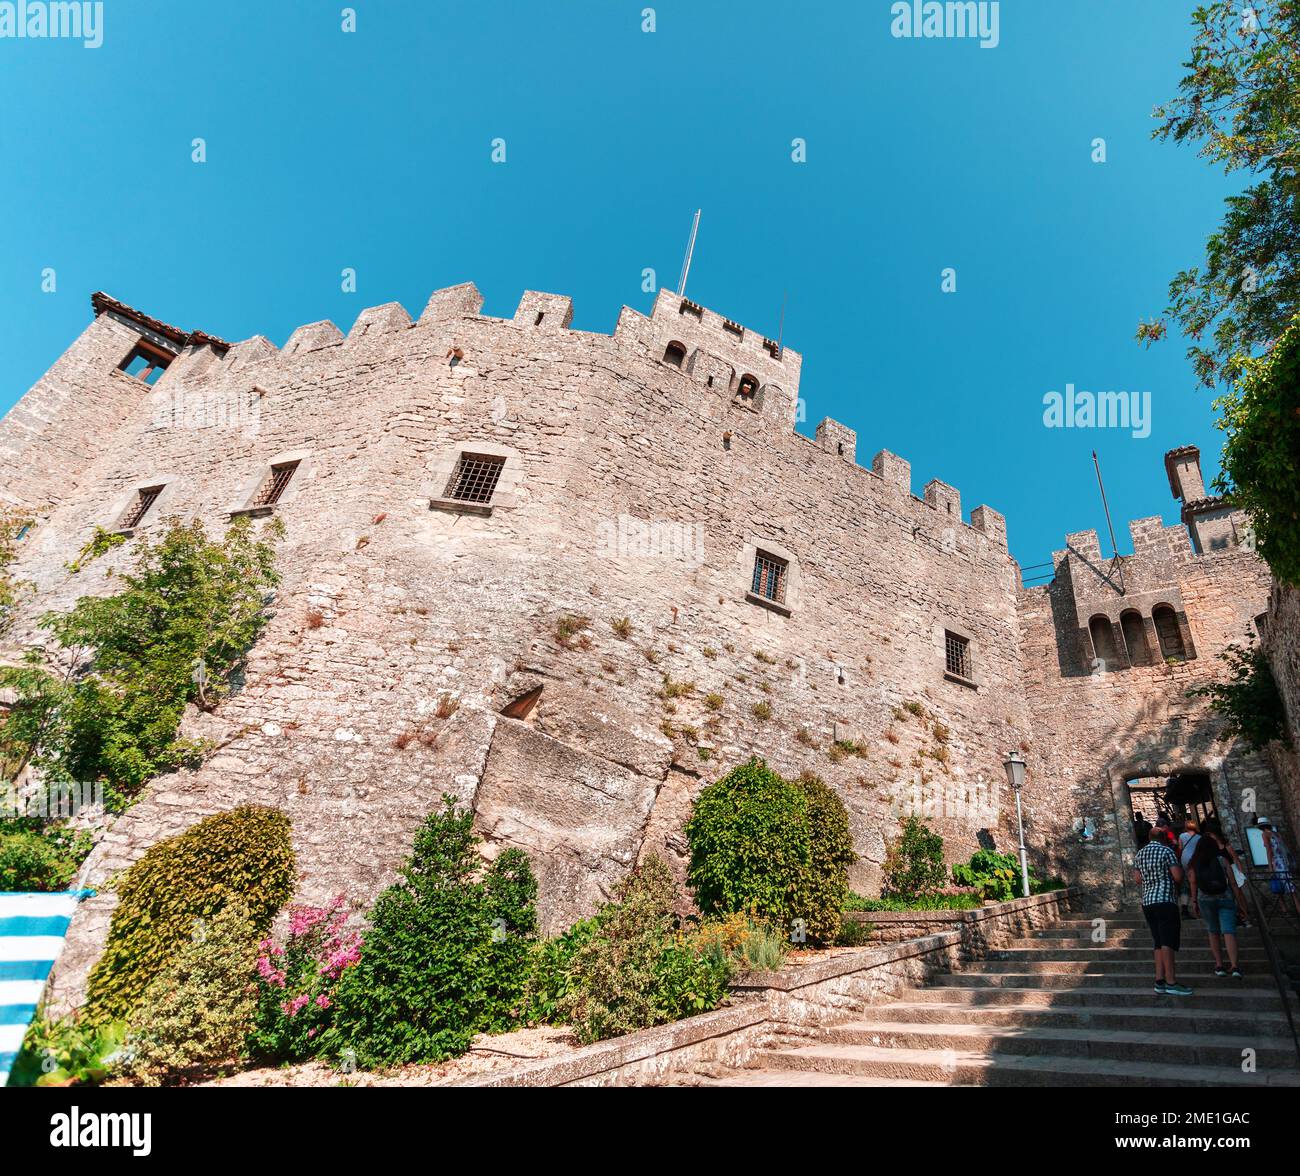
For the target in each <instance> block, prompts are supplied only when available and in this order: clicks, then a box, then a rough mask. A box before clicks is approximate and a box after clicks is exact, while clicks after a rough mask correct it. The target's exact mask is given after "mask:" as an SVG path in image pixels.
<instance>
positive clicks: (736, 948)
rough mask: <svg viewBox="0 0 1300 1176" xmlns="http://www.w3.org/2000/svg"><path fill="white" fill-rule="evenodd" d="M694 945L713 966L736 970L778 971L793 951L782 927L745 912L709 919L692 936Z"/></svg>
mask: <svg viewBox="0 0 1300 1176" xmlns="http://www.w3.org/2000/svg"><path fill="white" fill-rule="evenodd" d="M691 942H692V944H693V945H694V947H695V949H696V951H698V952H699V953H700V954H701V955H702V956H704V957H705V959H707V960H708V961H709V962H710V963H712V964H715V965H717V966H719V967H725V968H727V969H729V970H733V971H749V972H771V971H775V970H776V969H777V968H779V967H780V966H781V962H782V961H783V960H784V959H785V955H786V952H788V951H789V950H790V941H789V939H788V937H787V936H786V935H785V934H784V933H783V932H782V931H781V929H780V928H777V927H773V926H771V925H770V924H768V923H765V922H763V921H762V920H761V919H756V918H754V917H753V916H752V915H749V914H746V913H745V912H743V911H737V912H736V913H734V914H731V915H727V916H726V917H725V918H721V919H709V920H707V921H706V922H705V923H703V924H702V925H701V926H700V927H699V928H698V929H697V930H696V931H695V933H694V934H693V935H692V936H691Z"/></svg>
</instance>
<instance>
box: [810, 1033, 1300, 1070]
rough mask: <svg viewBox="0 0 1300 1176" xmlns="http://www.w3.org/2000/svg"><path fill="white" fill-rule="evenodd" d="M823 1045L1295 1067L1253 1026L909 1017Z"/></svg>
mask: <svg viewBox="0 0 1300 1176" xmlns="http://www.w3.org/2000/svg"><path fill="white" fill-rule="evenodd" d="M822 1044H827V1045H867V1046H880V1047H883V1048H887V1049H928V1050H952V1051H955V1052H958V1053H962V1052H966V1053H980V1054H996V1055H1001V1054H1016V1055H1021V1054H1041V1055H1048V1056H1050V1057H1054V1058H1091V1059H1094V1060H1113V1061H1121V1062H1149V1061H1153V1060H1155V1061H1159V1060H1169V1061H1176V1062H1177V1064H1179V1065H1182V1066H1188V1067H1198V1068H1201V1067H1207V1066H1209V1067H1220V1068H1229V1069H1230V1068H1232V1067H1237V1068H1238V1069H1240V1067H1241V1065H1242V1062H1243V1059H1245V1058H1247V1057H1249V1058H1251V1059H1252V1061H1253V1063H1254V1066H1255V1068H1256V1069H1257V1070H1258V1071H1260V1072H1261V1073H1262V1072H1265V1071H1267V1072H1269V1073H1273V1072H1275V1071H1282V1070H1290V1069H1293V1068H1294V1067H1295V1064H1296V1060H1297V1059H1296V1053H1295V1047H1294V1045H1293V1044H1292V1042H1291V1039H1290V1037H1289V1036H1288V1037H1287V1038H1286V1039H1285V1040H1279V1039H1278V1038H1276V1037H1274V1036H1271V1035H1266V1034H1261V1033H1259V1032H1249V1033H1244V1034H1243V1033H1240V1032H1238V1033H1236V1034H1214V1033H1208V1032H1191V1033H1171V1032H1168V1031H1166V1029H1165V1028H1164V1027H1162V1028H1161V1030H1160V1032H1159V1033H1158V1034H1157V1033H1156V1032H1154V1031H1153V1030H1152V1029H1151V1028H1150V1027H1139V1028H1136V1029H1101V1028H1098V1027H1089V1028H1086V1029H1071V1028H1059V1027H1055V1026H1031V1027H1026V1026H1010V1027H1006V1026H1001V1027H1000V1026H996V1025H962V1024H947V1025H945V1024H932V1023H928V1022H910V1021H875V1022H865V1021H850V1022H847V1023H843V1024H839V1025H835V1026H833V1027H831V1028H829V1029H828V1030H827V1031H826V1033H825V1036H824V1039H823V1042H822Z"/></svg>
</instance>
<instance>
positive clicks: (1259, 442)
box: [1214, 316, 1300, 585]
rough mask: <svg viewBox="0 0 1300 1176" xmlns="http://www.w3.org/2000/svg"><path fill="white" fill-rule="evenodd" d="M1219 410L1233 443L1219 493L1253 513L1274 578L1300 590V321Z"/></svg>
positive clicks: (1244, 374)
mask: <svg viewBox="0 0 1300 1176" xmlns="http://www.w3.org/2000/svg"><path fill="white" fill-rule="evenodd" d="M1215 407H1216V408H1218V409H1219V410H1220V412H1221V413H1222V416H1221V417H1220V419H1219V427H1220V428H1221V429H1222V430H1223V431H1224V432H1225V433H1226V434H1227V440H1225V441H1224V443H1223V465H1222V469H1223V472H1222V473H1221V474H1220V476H1219V478H1218V479H1217V480H1216V482H1215V486H1214V488H1215V489H1216V490H1217V491H1218V492H1219V493H1221V494H1225V495H1227V496H1228V497H1229V498H1231V500H1232V503H1233V505H1234V506H1237V507H1239V508H1240V509H1242V510H1244V511H1246V512H1247V513H1248V514H1249V515H1250V522H1251V528H1252V530H1253V532H1254V542H1255V548H1256V550H1257V551H1258V552H1259V555H1260V557H1261V558H1262V559H1264V560H1266V561H1267V562H1268V565H1269V567H1270V568H1272V570H1273V574H1274V575H1275V576H1276V577H1277V578H1278V579H1279V580H1281V581H1282V582H1283V583H1287V584H1294V585H1300V316H1298V317H1297V318H1296V320H1295V322H1293V323H1292V325H1291V326H1290V327H1288V328H1287V330H1286V331H1285V332H1284V333H1283V335H1282V337H1281V338H1280V339H1279V340H1278V342H1277V344H1276V346H1274V348H1273V350H1272V351H1270V352H1269V354H1268V355H1265V356H1261V357H1259V358H1256V359H1248V360H1246V361H1245V362H1244V363H1243V364H1242V368H1241V372H1240V375H1239V376H1238V378H1237V380H1236V382H1235V383H1234V384H1233V386H1232V387H1231V388H1230V389H1229V390H1228V392H1227V393H1225V394H1224V395H1223V396H1221V397H1220V398H1219V399H1218V400H1217V401H1216V402H1215Z"/></svg>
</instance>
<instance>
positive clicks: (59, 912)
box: [0, 890, 92, 1086]
mask: <svg viewBox="0 0 1300 1176" xmlns="http://www.w3.org/2000/svg"><path fill="white" fill-rule="evenodd" d="M91 893H92V892H91V891H89V890H63V891H59V892H58V893H55V894H30V893H15V892H13V891H0V1086H3V1085H4V1084H5V1083H6V1082H8V1081H9V1070H10V1068H11V1067H12V1066H13V1064H14V1059H15V1058H17V1056H18V1051H19V1050H20V1049H21V1048H22V1044H23V1036H24V1035H25V1034H26V1032H27V1026H28V1025H29V1024H31V1020H32V1018H33V1017H34V1016H35V1015H36V1006H37V1004H39V1003H40V999H41V993H42V992H43V991H44V990H45V981H46V980H47V979H48V978H49V975H50V969H51V968H53V967H54V961H55V960H57V959H58V958H59V952H61V951H62V950H63V938H64V936H65V935H67V933H68V924H69V923H70V922H71V921H72V912H73V911H75V910H76V909H77V903H78V902H79V901H80V900H81V899H83V898H85V897H86V896H87V895H89V894H91Z"/></svg>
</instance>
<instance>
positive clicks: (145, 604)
mask: <svg viewBox="0 0 1300 1176" xmlns="http://www.w3.org/2000/svg"><path fill="white" fill-rule="evenodd" d="M276 533H278V532H276ZM120 541H121V540H120V536H110V535H108V534H107V533H106V532H103V531H100V532H98V533H97V534H96V536H95V538H94V539H92V540H91V542H90V543H89V544H88V545H87V549H86V555H87V558H93V557H95V556H98V555H100V554H102V553H103V552H104V551H107V550H108V549H109V548H110V547H113V546H117V545H118V544H119V543H120ZM78 566H79V565H78ZM74 570H75V569H74ZM118 579H119V581H120V583H121V584H122V588H121V589H120V590H119V591H118V592H116V593H114V594H113V595H111V596H87V597H83V598H82V599H81V600H79V601H78V602H77V604H76V605H75V606H74V607H73V608H72V610H71V611H70V612H68V613H65V614H52V615H50V616H48V617H46V618H45V620H44V621H42V625H43V626H44V627H45V628H46V629H48V630H49V631H50V632H51V633H52V634H53V636H54V639H55V641H56V642H57V643H58V644H59V646H60V647H61V648H62V649H64V650H67V651H76V652H77V653H78V654H79V653H80V651H84V650H89V651H90V658H89V661H88V662H86V663H84V664H82V665H80V666H79V669H80V671H81V672H80V673H78V674H77V675H75V676H73V677H71V678H70V679H66V680H64V679H62V678H55V677H54V676H52V675H50V674H47V673H46V672H45V671H44V669H43V668H42V657H41V654H40V653H39V651H33V654H32V655H30V656H29V659H28V662H27V664H26V665H25V666H21V667H8V668H5V669H2V670H0V687H8V688H10V689H12V690H14V691H15V692H16V694H17V700H16V702H15V704H14V707H13V709H12V710H11V712H10V714H9V715H8V716H7V717H6V718H5V719H4V721H3V722H2V723H0V748H6V749H9V750H8V751H6V753H5V756H6V758H10V757H11V756H12V755H13V750H12V749H14V748H18V749H20V755H21V757H22V758H30V760H31V762H32V763H34V764H35V765H36V766H37V767H39V768H40V769H41V771H42V773H43V774H44V775H45V777H46V779H49V780H53V781H101V782H102V783H103V785H104V796H105V802H106V804H107V805H108V807H109V808H110V809H113V810H120V809H122V808H124V807H126V805H127V804H129V803H130V800H131V799H132V798H133V797H134V796H135V794H136V793H138V791H139V789H140V788H141V786H142V785H143V784H144V783H145V781H147V780H149V779H150V778H151V777H153V776H156V775H158V774H159V773H160V772H163V771H168V770H171V769H173V768H176V767H177V766H180V765H182V764H187V763H192V762H194V761H195V759H196V758H197V757H198V756H199V755H200V754H201V752H202V748H201V747H200V746H198V745H196V744H194V743H192V742H190V741H187V740H181V739H178V738H177V731H178V728H179V726H180V720H181V715H182V713H183V712H184V709H185V707H186V706H187V705H188V704H189V703H190V702H192V701H197V702H199V703H200V705H204V706H211V705H213V704H215V703H216V701H217V700H218V699H219V698H220V697H221V695H222V694H223V693H224V691H225V690H226V689H227V683H228V681H229V678H230V675H231V673H232V672H233V671H234V670H235V669H236V668H237V667H238V666H239V664H240V663H241V662H242V660H243V658H244V656H245V654H246V652H247V650H248V648H249V646H251V645H252V644H253V642H254V640H256V638H257V635H258V633H259V632H260V631H261V629H262V627H263V626H264V625H265V624H266V621H267V612H266V598H267V594H268V593H269V591H270V589H271V588H273V587H274V585H275V584H276V583H277V582H278V577H277V575H276V572H275V553H274V548H273V547H272V546H271V545H270V544H268V543H265V542H262V541H260V540H258V539H257V538H256V537H255V536H254V534H253V532H252V530H251V527H250V524H249V522H248V520H247V519H240V520H239V521H237V522H235V523H233V524H231V526H230V528H229V530H227V532H226V534H225V537H224V538H223V539H222V540H221V541H220V542H214V541H212V540H210V539H209V538H208V536H207V533H206V532H205V530H204V528H203V524H202V523H199V522H194V523H192V524H189V525H185V524H182V523H181V522H180V521H179V520H172V521H171V522H170V524H169V526H168V528H167V530H165V531H164V532H163V533H162V535H161V537H160V538H159V539H157V540H156V541H153V540H150V539H149V538H148V537H147V536H146V537H143V538H141V539H140V540H139V548H138V550H137V552H136V555H135V563H134V567H133V569H132V570H131V571H129V572H126V573H123V574H121V575H120V576H119V577H118ZM200 671H201V672H200Z"/></svg>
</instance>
